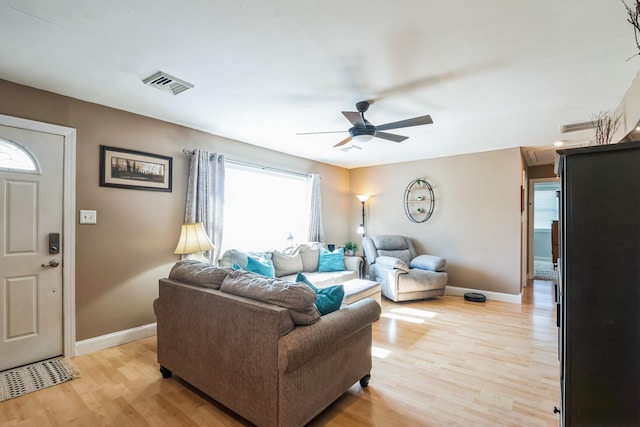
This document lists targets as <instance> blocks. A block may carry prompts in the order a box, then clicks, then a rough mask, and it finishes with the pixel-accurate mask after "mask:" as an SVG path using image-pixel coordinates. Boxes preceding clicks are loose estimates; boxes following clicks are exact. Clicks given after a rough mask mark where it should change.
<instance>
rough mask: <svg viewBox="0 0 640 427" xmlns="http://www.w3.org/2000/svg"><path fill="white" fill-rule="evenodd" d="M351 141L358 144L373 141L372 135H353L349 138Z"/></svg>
mask: <svg viewBox="0 0 640 427" xmlns="http://www.w3.org/2000/svg"><path fill="white" fill-rule="evenodd" d="M351 139H353V142H360V143H362V142H368V141H371V140H372V139H373V135H370V134H361V135H354V136H352V137H351Z"/></svg>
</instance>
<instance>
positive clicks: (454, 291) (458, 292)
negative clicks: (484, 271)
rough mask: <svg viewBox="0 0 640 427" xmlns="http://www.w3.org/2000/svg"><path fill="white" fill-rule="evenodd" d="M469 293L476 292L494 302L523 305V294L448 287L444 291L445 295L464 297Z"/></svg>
mask: <svg viewBox="0 0 640 427" xmlns="http://www.w3.org/2000/svg"><path fill="white" fill-rule="evenodd" d="M467 292H475V293H479V294H482V295H484V296H485V297H487V299H490V300H493V301H502V302H510V303H512V304H522V294H518V295H514V294H504V293H502V292H492V291H483V290H481V289H469V288H459V287H456V286H447V287H446V288H445V290H444V294H445V295H453V296H460V297H461V296H464V294H466V293H467Z"/></svg>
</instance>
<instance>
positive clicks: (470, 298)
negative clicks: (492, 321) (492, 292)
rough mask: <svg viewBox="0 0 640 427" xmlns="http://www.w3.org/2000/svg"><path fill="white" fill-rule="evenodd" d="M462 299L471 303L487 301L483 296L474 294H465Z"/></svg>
mask: <svg viewBox="0 0 640 427" xmlns="http://www.w3.org/2000/svg"><path fill="white" fill-rule="evenodd" d="M464 299H465V300H467V301H472V302H485V301H486V300H487V298H486V297H485V296H484V295H482V294H477V293H475V292H467V293H466V294H464Z"/></svg>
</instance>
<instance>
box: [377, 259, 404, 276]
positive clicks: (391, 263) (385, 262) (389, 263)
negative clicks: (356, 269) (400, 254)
mask: <svg viewBox="0 0 640 427" xmlns="http://www.w3.org/2000/svg"><path fill="white" fill-rule="evenodd" d="M376 265H381V266H383V267H386V268H392V269H398V270H402V271H404V272H405V273H408V272H409V266H408V265H407V263H406V262H404V261H402V260H401V259H400V258H396V257H392V256H379V257H378V258H376Z"/></svg>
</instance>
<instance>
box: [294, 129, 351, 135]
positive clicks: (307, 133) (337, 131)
mask: <svg viewBox="0 0 640 427" xmlns="http://www.w3.org/2000/svg"><path fill="white" fill-rule="evenodd" d="M345 132H349V131H347V130H332V131H328V132H300V133H296V135H319V134H322V133H345Z"/></svg>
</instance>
